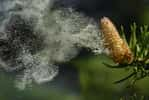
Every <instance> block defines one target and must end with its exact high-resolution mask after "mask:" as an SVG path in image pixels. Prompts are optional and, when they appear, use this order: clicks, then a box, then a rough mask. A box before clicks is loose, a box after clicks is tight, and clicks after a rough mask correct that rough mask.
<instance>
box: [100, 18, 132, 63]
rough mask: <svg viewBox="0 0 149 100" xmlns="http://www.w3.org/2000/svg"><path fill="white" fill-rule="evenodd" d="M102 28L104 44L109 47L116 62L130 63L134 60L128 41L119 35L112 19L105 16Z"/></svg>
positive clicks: (102, 20)
mask: <svg viewBox="0 0 149 100" xmlns="http://www.w3.org/2000/svg"><path fill="white" fill-rule="evenodd" d="M100 29H101V32H102V34H103V39H104V46H105V47H106V48H108V50H109V52H110V56H111V57H112V59H113V60H114V62H116V63H118V64H122V63H128V64H130V63H131V62H132V61H133V54H132V52H131V50H130V49H129V47H128V45H127V43H126V42H125V41H124V40H123V39H122V38H121V37H120V36H119V33H118V31H117V29H116V27H115V25H114V24H113V23H112V21H111V20H110V19H109V18H107V17H103V18H102V19H101V20H100Z"/></svg>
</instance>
